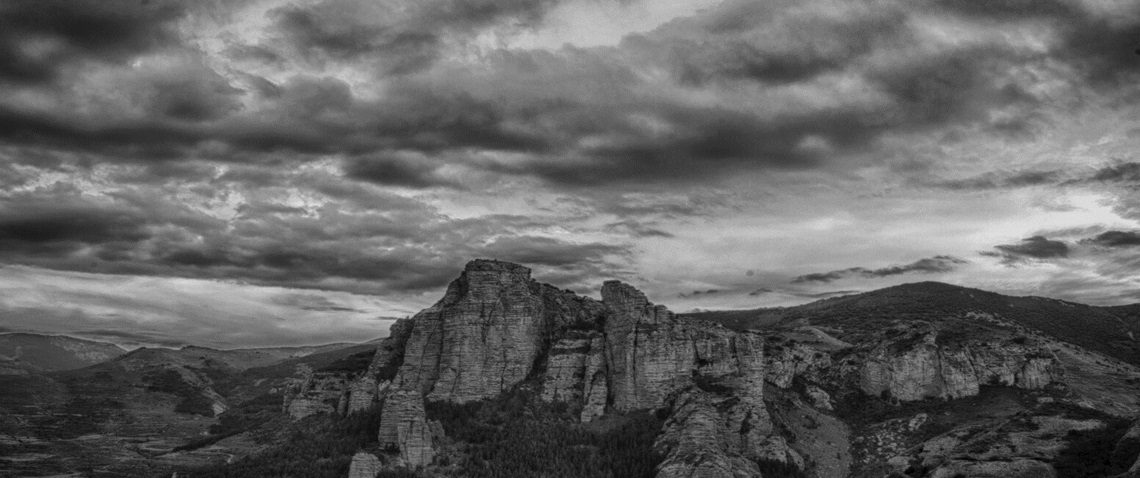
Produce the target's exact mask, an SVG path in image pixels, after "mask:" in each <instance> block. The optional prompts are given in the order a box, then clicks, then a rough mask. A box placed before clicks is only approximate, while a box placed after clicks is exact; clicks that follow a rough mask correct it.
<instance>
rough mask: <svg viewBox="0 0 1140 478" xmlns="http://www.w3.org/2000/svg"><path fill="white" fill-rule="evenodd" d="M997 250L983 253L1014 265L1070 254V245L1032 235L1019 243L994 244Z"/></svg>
mask: <svg viewBox="0 0 1140 478" xmlns="http://www.w3.org/2000/svg"><path fill="white" fill-rule="evenodd" d="M994 249H997V251H985V252H982V253H981V254H982V255H984V256H990V257H999V258H1001V259H1002V263H1003V264H1006V265H1014V264H1017V263H1020V262H1025V261H1026V260H1030V259H1055V258H1064V257H1068V256H1069V252H1070V249H1069V246H1068V245H1067V244H1065V243H1064V242H1061V241H1054V240H1051V239H1047V238H1045V237H1044V236H1032V237H1027V238H1025V239H1022V240H1021V242H1020V243H1017V244H1002V245H997V246H994Z"/></svg>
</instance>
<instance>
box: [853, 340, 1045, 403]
mask: <svg viewBox="0 0 1140 478" xmlns="http://www.w3.org/2000/svg"><path fill="white" fill-rule="evenodd" d="M892 346H893V344H889V343H888V344H883V345H880V346H879V347H878V348H877V349H875V350H874V351H873V352H872V353H871V354H870V356H868V357H867V359H866V361H864V363H863V366H862V369H861V370H860V388H861V389H862V390H863V392H865V393H867V394H869V395H879V394H883V393H889V394H890V396H891V397H894V398H897V399H899V400H904V401H910V400H922V399H924V398H943V399H949V398H963V397H969V396H974V395H977V394H978V390H979V387H980V386H981V385H985V384H1000V385H1006V386H1015V387H1018V388H1025V389H1040V388H1044V387H1045V386H1046V385H1048V384H1049V383H1051V382H1053V381H1054V380H1055V379H1057V378H1058V375H1059V374H1060V371H1059V368H1058V367H1057V365H1056V360H1055V359H1054V357H1053V356H1052V354H1051V353H1049V351H1048V350H1045V349H1042V348H1037V347H1027V346H1023V345H1017V344H998V345H991V344H986V343H968V344H962V345H959V346H955V347H944V346H939V345H937V333H930V334H927V335H926V336H924V337H923V339H922V342H921V343H919V344H916V345H914V346H913V347H912V348H910V349H909V350H906V351H902V352H895V351H892V350H891V349H892Z"/></svg>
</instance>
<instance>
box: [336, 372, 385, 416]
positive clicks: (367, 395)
mask: <svg viewBox="0 0 1140 478" xmlns="http://www.w3.org/2000/svg"><path fill="white" fill-rule="evenodd" d="M384 386H387V382H385V383H384ZM379 389H380V385H378V384H377V383H376V379H374V378H372V377H368V376H365V377H360V378H358V379H356V380H355V381H353V382H352V383H351V384H349V386H348V395H347V402H348V403H347V406H346V410H345V413H356V412H361V411H364V410H368V409H369V408H370V407H371V406H372V404H373V403H374V402H375V400H376V396H377V395H378V390H379Z"/></svg>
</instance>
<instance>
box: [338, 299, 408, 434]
mask: <svg viewBox="0 0 1140 478" xmlns="http://www.w3.org/2000/svg"><path fill="white" fill-rule="evenodd" d="M411 331H412V321H411V319H399V320H397V321H395V322H393V323H392V325H391V326H390V327H389V329H388V337H386V338H385V339H384V340H382V341H381V342H380V345H379V346H378V347H376V354H375V355H373V356H372V363H371V364H369V366H368V370H366V371H365V372H364V374H362V375H361V376H360V377H357V378H356V380H353V382H352V383H351V384H350V385H349V386H348V390H347V396H346V406H345V413H354V412H360V411H364V410H367V409H368V408H370V407H371V406H372V405H373V404H375V403H376V402H377V401H378V400H379V399H381V398H382V397H383V394H384V392H385V391H386V390H387V389H388V386H389V384H391V380H392V378H393V377H395V375H396V371H397V370H398V369H399V367H400V364H401V363H403V359H404V347H405V345H406V343H407V341H408V336H409V335H411Z"/></svg>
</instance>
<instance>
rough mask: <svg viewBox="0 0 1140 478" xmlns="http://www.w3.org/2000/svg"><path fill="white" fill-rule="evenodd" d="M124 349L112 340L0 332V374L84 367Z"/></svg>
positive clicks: (102, 360) (119, 353) (104, 360)
mask: <svg viewBox="0 0 1140 478" xmlns="http://www.w3.org/2000/svg"><path fill="white" fill-rule="evenodd" d="M125 353H127V351H126V350H124V349H123V348H121V347H119V346H118V345H115V344H110V343H106V342H95V341H92V340H83V339H77V338H74V337H67V336H63V335H40V334H25V333H12V334H3V335H0V375H13V374H15V375H22V374H27V373H37V372H52V371H57V370H71V369H77V368H83V367H87V366H89V365H94V364H97V363H100V362H106V361H108V360H111V359H113V358H115V357H119V356H121V355H123V354H125Z"/></svg>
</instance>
